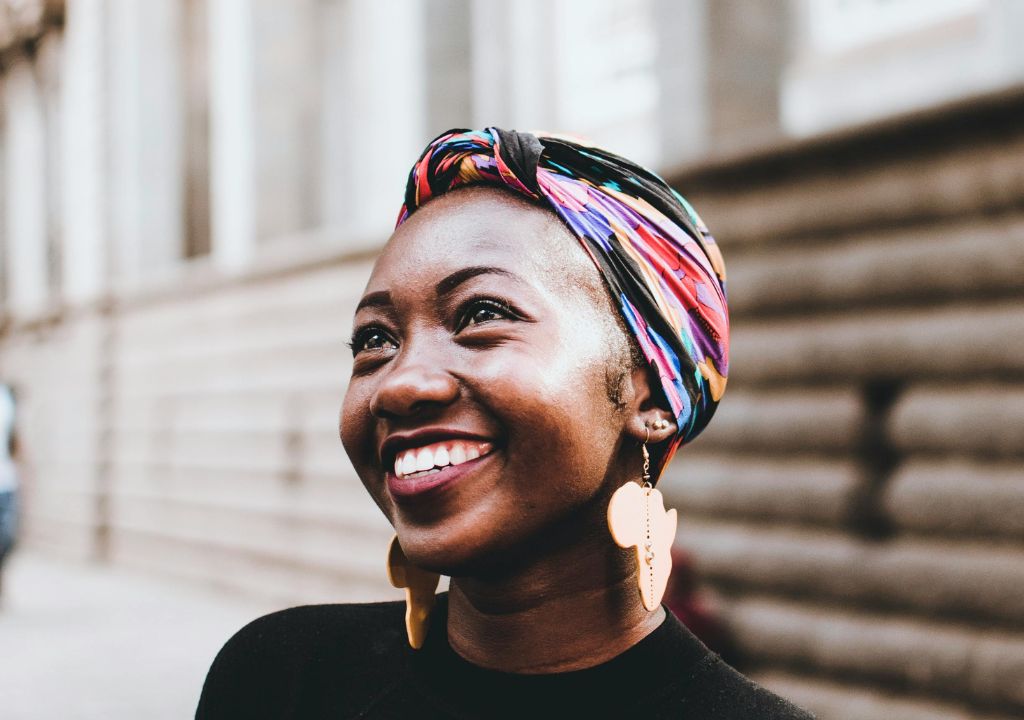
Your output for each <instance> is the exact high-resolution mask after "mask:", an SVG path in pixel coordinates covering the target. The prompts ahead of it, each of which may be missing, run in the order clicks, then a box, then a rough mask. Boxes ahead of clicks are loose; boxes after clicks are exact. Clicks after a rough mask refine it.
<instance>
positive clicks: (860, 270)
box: [726, 215, 1024, 322]
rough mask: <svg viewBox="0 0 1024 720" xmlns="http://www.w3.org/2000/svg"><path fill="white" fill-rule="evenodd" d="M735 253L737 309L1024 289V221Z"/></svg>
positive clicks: (740, 313)
mask: <svg viewBox="0 0 1024 720" xmlns="http://www.w3.org/2000/svg"><path fill="white" fill-rule="evenodd" d="M737 250H738V252H733V253H730V254H728V255H727V256H726V257H727V259H728V268H729V313H730V316H731V317H732V318H733V319H734V320H735V321H738V322H742V318H745V317H746V316H748V315H765V314H769V313H776V314H778V313H784V314H791V313H794V312H800V311H802V310H804V309H806V308H809V307H812V308H814V309H815V310H816V311H817V310H820V309H827V308H844V307H850V306H854V305H855V306H857V307H877V306H881V305H886V306H889V305H891V304H892V303H894V302H904V303H913V304H915V305H920V304H922V303H927V302H942V303H946V302H949V301H950V300H952V299H968V298H978V297H982V298H984V297H992V296H998V295H999V294H1008V293H1012V294H1016V295H1018V296H1019V295H1021V294H1022V293H1024V283H1022V281H1021V278H1022V277H1024V218H1022V217H1020V216H1019V215H1018V216H1012V217H1009V218H998V219H991V220H988V219H986V220H985V221H984V222H981V223H979V222H978V220H977V219H976V218H971V219H970V220H963V221H959V222H956V223H940V224H937V225H924V226H914V227H911V228H900V227H896V228H891V229H890V228H886V229H884V230H880V231H873V232H871V233H867V234H854V235H851V236H848V237H843V238H839V239H834V240H831V241H829V242H828V244H827V245H823V246H821V247H811V248H808V247H800V248H785V247H783V248H774V247H773V248H771V249H770V250H768V249H765V250H761V249H752V251H747V252H744V251H743V249H742V248H738V249H737Z"/></svg>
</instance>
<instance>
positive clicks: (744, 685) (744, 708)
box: [691, 654, 814, 720]
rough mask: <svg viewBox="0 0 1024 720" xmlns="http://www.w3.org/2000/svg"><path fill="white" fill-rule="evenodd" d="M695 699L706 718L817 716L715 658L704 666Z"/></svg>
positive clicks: (797, 719) (805, 719) (806, 719)
mask: <svg viewBox="0 0 1024 720" xmlns="http://www.w3.org/2000/svg"><path fill="white" fill-rule="evenodd" d="M700 675H702V676H703V677H701V678H700V679H699V681H698V682H697V683H694V687H695V688H696V693H695V694H696V695H697V697H695V698H692V699H691V700H695V701H696V704H698V705H700V707H701V709H702V710H703V711H704V712H705V713H706V717H715V718H722V719H723V720H732V719H733V718H735V720H740V719H741V718H744V719H745V718H761V719H763V720H814V715H812V714H811V713H809V712H807V711H806V710H804V709H803V708H800V707H797V706H796V705H794V704H793V703H791V702H790V701H788V700H786V699H785V698H783V697H780V696H779V695H776V694H775V693H773V692H771V691H770V690H768V689H767V688H764V687H762V686H761V685H758V684H757V683H756V682H754V681H753V680H751V679H750V678H748V677H746V676H745V675H743V674H741V673H740V672H738V671H737V670H735V669H734V668H733V667H732V666H731V665H729V664H728V663H726V662H725V661H724V660H722V659H721V657H719V656H718V655H716V654H711V656H710V657H709V658H708V660H707V661H706V662H705V663H704V666H703V668H702V672H701V673H700Z"/></svg>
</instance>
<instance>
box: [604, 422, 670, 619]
mask: <svg viewBox="0 0 1024 720" xmlns="http://www.w3.org/2000/svg"><path fill="white" fill-rule="evenodd" d="M657 422H665V421H657ZM667 424H668V423H667V422H665V425H666V426H667ZM655 429H664V427H661V428H659V427H657V423H655ZM644 430H646V432H647V436H646V437H645V438H644V441H643V444H642V445H641V447H640V450H641V452H642V453H643V459H644V469H643V477H642V484H637V483H636V482H634V481H632V480H630V481H629V482H627V483H626V484H625V485H623V486H622V487H620V488H619V489H618V490H616V491H615V494H613V495H612V499H611V502H610V503H608V529H609V530H610V531H611V534H612V539H613V540H615V543H616V544H617V545H618V546H619V547H623V548H628V547H634V548H635V549H636V564H637V584H638V586H639V590H640V597H641V598H642V599H643V603H644V607H645V608H647V609H648V610H649V611H651V610H654V609H655V608H657V607H658V606H659V605H660V604H661V598H662V597H663V596H664V595H665V588H666V586H667V585H668V576H669V574H671V572H672V541H673V540H675V535H676V527H677V525H678V516H677V515H676V511H675V509H674V508H673V509H672V510H669V511H667V512H666V510H665V498H664V496H662V494H661V491H660V490H657V489H655V488H654V486H653V485H651V474H650V473H651V456H650V453H649V452H648V451H647V443H648V442H649V441H650V439H651V430H650V428H649V427H645V428H644Z"/></svg>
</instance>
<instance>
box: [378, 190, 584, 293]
mask: <svg viewBox="0 0 1024 720" xmlns="http://www.w3.org/2000/svg"><path fill="white" fill-rule="evenodd" d="M477 266H491V267H499V268H502V269H505V270H508V271H510V272H512V273H515V274H516V275H519V276H521V277H523V278H525V279H527V280H529V281H533V282H540V283H545V284H548V283H551V282H555V283H557V284H558V285H564V284H579V283H581V282H582V283H584V284H587V285H592V284H597V285H600V276H599V275H598V272H597V268H596V267H595V266H594V264H593V261H592V260H591V259H590V258H589V257H588V256H587V254H586V251H585V250H584V249H583V248H582V247H581V246H580V244H579V241H578V240H576V238H575V237H573V236H572V234H571V233H570V232H569V230H568V229H567V228H566V227H565V226H564V225H563V224H562V223H561V221H560V220H559V219H558V218H557V217H556V216H555V215H554V214H553V213H552V212H551V211H550V210H547V209H544V208H540V207H537V206H535V205H532V204H530V203H529V202H527V201H525V200H520V199H519V198H517V197H515V196H513V195H511V194H510V193H508V192H506V191H502V190H497V189H492V188H466V189H462V190H458V191H455V192H451V193H449V194H447V195H443V196H441V197H439V198H437V199H435V200H432V201H431V202H429V203H427V204H426V205H424V206H423V207H422V208H421V209H419V210H418V211H417V212H416V213H414V214H413V215H412V216H411V217H410V218H409V219H408V220H407V221H406V222H405V223H403V224H402V225H401V226H399V227H398V229H397V230H396V231H395V233H394V234H393V235H392V236H391V238H390V239H389V240H388V243H387V245H385V247H384V250H383V252H382V253H381V255H380V257H379V258H378V260H377V263H376V264H375V266H374V269H373V273H372V274H371V277H370V281H369V283H368V284H367V291H368V292H373V291H374V290H380V289H390V286H392V285H394V284H395V283H396V282H400V281H401V282H408V281H409V280H411V279H413V278H417V279H419V278H423V279H429V278H431V277H435V276H443V275H446V274H448V273H452V272H456V271H458V270H460V269H463V268H467V267H477Z"/></svg>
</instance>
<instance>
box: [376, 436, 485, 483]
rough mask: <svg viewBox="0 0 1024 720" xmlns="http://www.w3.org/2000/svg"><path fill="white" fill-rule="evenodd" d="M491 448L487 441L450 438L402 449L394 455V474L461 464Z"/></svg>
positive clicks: (407, 474)
mask: <svg viewBox="0 0 1024 720" xmlns="http://www.w3.org/2000/svg"><path fill="white" fill-rule="evenodd" d="M493 449H494V446H493V445H492V444H491V443H488V442H482V443H478V442H470V441H466V440H451V441H448V442H444V443H434V444H432V445H427V446H425V447H421V448H411V449H409V450H403V451H402V452H399V453H398V454H397V455H396V456H395V475H396V476H397V477H409V476H410V475H413V474H417V475H419V474H427V473H428V472H437V471H439V470H440V469H441V468H443V467H446V466H448V465H461V464H462V463H464V462H468V461H470V460H476V459H477V458H478V457H480V456H482V455H486V454H487V453H489V452H491V450H493Z"/></svg>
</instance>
